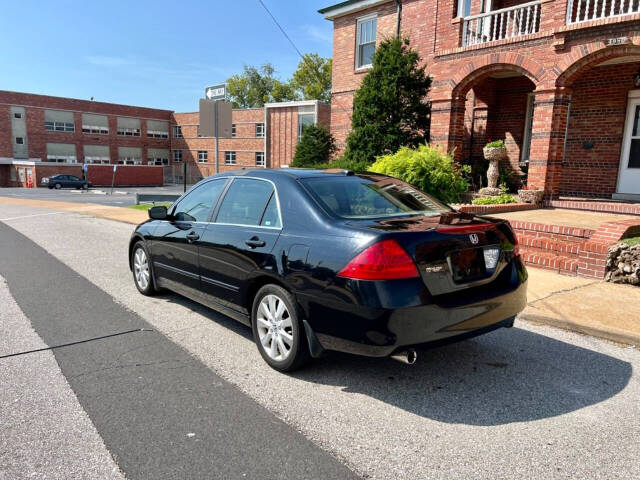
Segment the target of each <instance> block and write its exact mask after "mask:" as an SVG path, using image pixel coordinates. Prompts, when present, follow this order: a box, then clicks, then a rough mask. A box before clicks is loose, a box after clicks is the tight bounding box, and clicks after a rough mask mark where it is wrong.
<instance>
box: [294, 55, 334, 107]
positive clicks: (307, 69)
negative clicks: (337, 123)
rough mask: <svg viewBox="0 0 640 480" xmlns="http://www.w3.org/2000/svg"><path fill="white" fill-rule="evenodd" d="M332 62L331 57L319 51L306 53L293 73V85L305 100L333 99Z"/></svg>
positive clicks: (327, 101)
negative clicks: (319, 53) (322, 55)
mask: <svg viewBox="0 0 640 480" xmlns="http://www.w3.org/2000/svg"><path fill="white" fill-rule="evenodd" d="M331 64H332V61H331V59H330V58H324V57H321V56H320V55H318V54H317V53H305V54H304V55H303V56H302V60H301V61H300V63H298V69H297V70H296V71H295V72H294V73H293V77H292V78H291V86H292V87H293V88H294V89H295V90H297V91H299V92H300V93H301V95H302V98H304V99H305V100H320V101H322V102H325V103H329V102H330V101H331Z"/></svg>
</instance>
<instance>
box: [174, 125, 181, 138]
mask: <svg viewBox="0 0 640 480" xmlns="http://www.w3.org/2000/svg"><path fill="white" fill-rule="evenodd" d="M173 138H183V137H182V125H174V126H173Z"/></svg>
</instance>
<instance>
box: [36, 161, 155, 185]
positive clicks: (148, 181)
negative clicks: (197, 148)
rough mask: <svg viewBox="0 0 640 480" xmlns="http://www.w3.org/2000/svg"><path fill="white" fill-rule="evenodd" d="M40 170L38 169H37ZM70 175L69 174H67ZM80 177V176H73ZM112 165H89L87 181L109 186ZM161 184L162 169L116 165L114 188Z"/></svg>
mask: <svg viewBox="0 0 640 480" xmlns="http://www.w3.org/2000/svg"><path fill="white" fill-rule="evenodd" d="M38 170H40V167H38ZM67 173H71V172H67ZM75 175H78V176H82V172H80V174H75ZM112 178H113V165H89V167H88V169H87V179H88V180H89V181H90V182H91V183H93V185H94V186H96V187H104V186H111V181H112ZM162 183H163V167H160V166H157V167H156V166H150V165H149V166H147V165H118V169H117V170H116V176H115V186H117V187H129V186H137V185H140V186H156V185H158V186H159V185H162Z"/></svg>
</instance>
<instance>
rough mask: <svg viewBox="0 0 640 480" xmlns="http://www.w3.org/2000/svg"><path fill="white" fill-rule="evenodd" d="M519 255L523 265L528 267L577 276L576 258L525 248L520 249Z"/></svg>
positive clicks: (577, 261)
mask: <svg viewBox="0 0 640 480" xmlns="http://www.w3.org/2000/svg"><path fill="white" fill-rule="evenodd" d="M520 255H521V258H522V260H523V262H524V263H525V265H527V266H530V267H536V268H543V269H545V270H552V271H554V272H557V273H562V274H564V275H577V273H578V264H579V260H578V259H577V258H571V257H566V256H562V255H555V254H554V253H544V252H539V251H535V250H529V249H528V248H527V247H521V249H520Z"/></svg>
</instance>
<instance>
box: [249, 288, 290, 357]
mask: <svg viewBox="0 0 640 480" xmlns="http://www.w3.org/2000/svg"><path fill="white" fill-rule="evenodd" d="M256 321H257V325H256V327H257V330H258V337H259V338H260V343H261V344H262V347H263V349H264V351H265V353H266V354H267V355H268V356H269V358H271V359H273V360H276V361H278V362H281V361H283V360H286V358H287V357H288V356H289V354H290V353H291V349H292V348H293V324H292V322H291V315H290V314H289V310H288V309H287V306H286V305H285V303H284V301H283V300H282V299H281V298H280V297H278V296H277V295H273V294H269V295H266V296H265V297H263V298H262V300H260V305H259V306H258V314H257V316H256Z"/></svg>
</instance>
